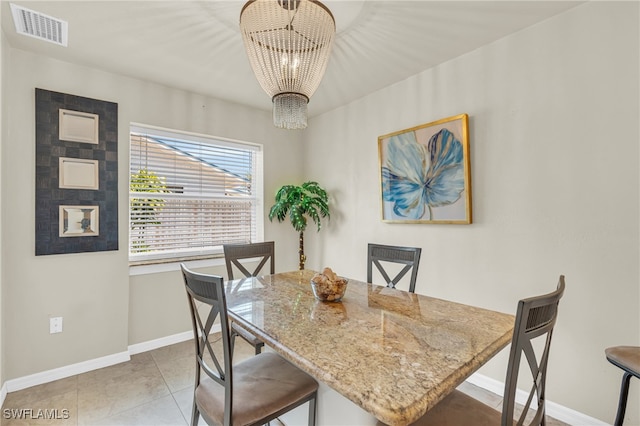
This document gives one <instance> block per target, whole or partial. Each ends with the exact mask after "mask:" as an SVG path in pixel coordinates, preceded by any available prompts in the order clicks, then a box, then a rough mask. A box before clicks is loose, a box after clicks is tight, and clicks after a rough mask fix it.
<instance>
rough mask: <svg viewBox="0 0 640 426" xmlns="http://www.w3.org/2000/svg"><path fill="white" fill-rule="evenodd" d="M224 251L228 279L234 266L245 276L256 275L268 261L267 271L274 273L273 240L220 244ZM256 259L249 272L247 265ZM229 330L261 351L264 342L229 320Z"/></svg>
mask: <svg viewBox="0 0 640 426" xmlns="http://www.w3.org/2000/svg"><path fill="white" fill-rule="evenodd" d="M222 249H223V251H224V261H225V264H226V266H227V276H228V277H229V280H233V279H234V278H233V276H234V274H233V270H234V267H235V268H237V269H238V270H239V271H240V272H241V273H242V274H244V276H245V277H257V276H258V275H259V274H260V273H261V272H262V270H263V269H265V266H266V264H267V262H269V269H268V270H269V273H270V274H272V275H273V274H274V273H275V262H276V261H275V254H276V253H275V243H274V242H273V241H265V242H263V243H251V244H225V245H223V246H222ZM254 259H257V260H258V264H257V266H256V267H255V268H254V269H253V272H250V271H249V270H248V269H247V267H248V264H249V262H250V261H253V260H254ZM231 330H232V331H233V333H234V334H235V335H236V336H240V337H242V338H243V339H244V340H246V341H247V342H249V344H250V345H251V346H253V349H254V351H255V353H256V355H257V354H259V353H260V352H261V351H262V347H263V346H264V342H263V341H262V340H260V339H258V338H257V337H256V336H254V335H253V334H251V333H249V332H248V331H247V330H245V329H244V328H242V327H240V326H239V325H238V324H236V323H235V322H233V321H232V322H231Z"/></svg>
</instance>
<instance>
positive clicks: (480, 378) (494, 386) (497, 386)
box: [467, 373, 609, 426]
mask: <svg viewBox="0 0 640 426" xmlns="http://www.w3.org/2000/svg"><path fill="white" fill-rule="evenodd" d="M467 382H469V383H471V384H473V385H476V386H478V387H481V388H482V389H485V390H488V391H489V392H493V393H495V394H496V395H499V396H500V397H502V396H503V395H504V382H500V381H498V380H495V379H492V378H490V377H487V376H484V375H482V374H478V373H474V374H473V375H471V377H469V378H468V379H467ZM528 396H529V394H528V393H527V392H525V391H523V390H520V389H518V390H517V391H516V402H517V403H518V404H523V405H524V404H526V402H527V398H528ZM534 402H535V401H534ZM546 412H547V415H549V416H550V417H553V418H554V419H557V420H560V421H561V422H564V423H567V424H570V425H580V426H607V425H609V423H605V422H603V421H601V420H598V419H596V418H594V417H590V416H587V415H586V414H582V413H580V412H578V411H575V410H572V409H571V408H567V407H565V406H563V405H560V404H556V403H555V402H552V401H547V404H546Z"/></svg>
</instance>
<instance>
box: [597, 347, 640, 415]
mask: <svg viewBox="0 0 640 426" xmlns="http://www.w3.org/2000/svg"><path fill="white" fill-rule="evenodd" d="M604 353H605V356H606V357H607V360H608V361H609V362H610V363H611V364H613V365H615V366H616V367H618V368H621V369H622V371H623V372H624V373H623V374H622V384H621V385H620V397H619V398H618V410H617V412H616V420H615V422H614V423H613V424H614V426H622V423H623V422H624V413H625V412H626V411H627V397H628V396H629V382H630V381H631V377H634V376H635V377H637V378H639V379H640V346H613V347H611V348H607V349H605V351H604Z"/></svg>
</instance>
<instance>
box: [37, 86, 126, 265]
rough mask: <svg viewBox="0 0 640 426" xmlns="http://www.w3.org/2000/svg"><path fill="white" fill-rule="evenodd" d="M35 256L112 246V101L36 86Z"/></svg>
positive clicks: (115, 144) (114, 238) (114, 110)
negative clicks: (37, 87)
mask: <svg viewBox="0 0 640 426" xmlns="http://www.w3.org/2000/svg"><path fill="white" fill-rule="evenodd" d="M35 95H36V103H35V104H36V111H35V113H36V223H35V225H36V241H35V246H36V247H35V249H36V250H35V251H36V256H40V255H48V254H65V253H81V252H94V251H109V250H117V249H118V104H116V103H113V102H106V101H100V100H97V99H90V98H84V97H81V96H74V95H69V94H65V93H58V92H52V91H49V90H43V89H36V93H35Z"/></svg>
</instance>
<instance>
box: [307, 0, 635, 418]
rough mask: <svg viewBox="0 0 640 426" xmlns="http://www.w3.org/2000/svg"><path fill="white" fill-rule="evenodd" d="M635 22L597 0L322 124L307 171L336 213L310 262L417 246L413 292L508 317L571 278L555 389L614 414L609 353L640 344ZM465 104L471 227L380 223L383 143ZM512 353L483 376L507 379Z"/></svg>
mask: <svg viewBox="0 0 640 426" xmlns="http://www.w3.org/2000/svg"><path fill="white" fill-rule="evenodd" d="M638 17H639V9H638V3H636V2H633V3H628V2H627V3H613V2H590V3H588V4H585V5H581V6H579V7H577V8H575V9H572V10H569V11H568V12H566V13H564V14H562V15H560V16H557V17H555V18H552V19H550V20H548V21H545V22H543V23H541V24H538V25H536V26H534V27H531V28H528V29H526V30H524V31H521V32H519V33H517V34H514V35H511V36H509V37H507V38H504V39H502V40H499V41H497V42H495V43H492V44H491V45H488V46H485V47H483V48H480V49H478V50H476V51H474V52H471V53H469V54H467V55H464V56H462V57H460V58H457V59H455V60H452V61H450V62H448V63H445V64H442V65H441V66H438V67H436V68H433V69H430V70H427V71H424V72H423V73H421V74H419V75H416V76H414V77H411V78H409V79H407V80H405V81H402V82H399V83H397V84H395V85H393V86H391V87H388V88H386V89H383V90H380V91H378V92H376V93H373V94H371V95H369V96H367V97H365V98H363V99H360V100H358V101H356V102H354V103H352V104H350V105H348V106H345V107H343V108H340V109H336V110H334V111H331V112H328V113H326V114H324V115H322V116H319V117H316V118H314V119H312V120H311V121H310V125H309V129H308V130H307V131H306V133H305V148H306V153H305V158H306V166H305V168H306V170H308V173H309V176H308V177H309V178H312V179H316V180H318V181H319V182H320V183H321V184H323V185H324V186H325V187H326V188H327V190H328V191H329V192H330V194H331V198H332V200H331V201H332V203H333V213H332V219H331V222H330V224H329V226H328V227H327V228H326V229H324V230H323V231H322V233H321V234H319V235H316V234H315V233H309V236H308V239H307V241H308V244H309V247H310V251H311V250H316V251H319V252H321V253H322V255H321V256H320V257H318V258H315V259H313V260H312V261H310V262H309V266H311V267H322V266H331V267H333V268H334V270H336V271H337V272H338V273H340V274H344V275H346V276H351V277H357V278H360V279H364V278H366V244H367V242H378V243H388V244H396V245H406V246H419V247H422V249H423V252H422V262H421V265H420V270H419V277H418V285H417V288H416V291H417V292H419V293H423V294H427V295H432V296H436V297H442V298H447V299H452V300H456V301H461V302H464V303H470V304H476V305H479V306H484V307H487V308H492V309H496V310H499V311H504V312H510V313H515V308H516V303H517V300H518V299H520V298H523V297H527V296H532V295H537V294H541V293H545V292H548V291H551V290H553V289H555V285H556V283H557V280H558V276H559V275H560V274H565V275H566V282H567V290H566V293H565V297H564V299H563V300H562V302H561V310H560V317H559V322H558V326H557V329H556V333H555V335H554V343H553V347H552V354H551V360H550V367H549V373H550V377H549V381H548V393H547V396H548V398H549V399H550V400H552V401H554V402H557V403H559V404H562V405H564V406H566V407H569V408H572V409H574V410H577V411H580V412H582V413H585V414H587V415H590V416H592V417H596V418H599V419H602V420H604V421H608V422H613V419H614V416H615V409H616V405H617V396H618V390H619V380H620V377H621V374H620V370H619V369H617V368H615V367H613V366H611V365H610V364H609V363H608V362H607V361H606V359H605V357H604V352H603V351H604V349H605V348H606V347H609V346H613V345H622V344H628V345H640V318H639V315H638V312H640V286H639V282H640V275H639V270H638V260H639V241H640V239H639V226H638V221H639V214H640V212H639V196H638V194H639V190H640V186H639V140H640V139H639V129H638V120H639V118H638V117H639V116H640V110H639V106H638V103H639V72H638V66H639V62H640V61H639V52H640V50H639V42H638V40H639V34H638ZM460 113H468V114H469V116H470V144H471V169H472V190H473V212H474V223H473V224H472V225H424V224H419V225H402V224H385V223H382V222H381V220H380V218H381V213H380V188H379V182H380V178H379V164H378V151H377V137H378V136H380V135H384V134H387V133H391V132H393V131H397V130H401V129H406V128H409V127H413V126H416V125H419V124H423V123H427V122H430V121H434V120H437V119H440V118H444V117H449V116H453V115H456V114H460ZM327 164H331V167H326V165H327ZM507 355H508V354H507V351H503V352H502V353H501V354H500V355H499V356H498V357H496V358H495V359H494V360H493V361H492V362H491V363H490V364H489V365H487V366H486V367H484V368H483V369H482V370H481V373H482V374H485V375H488V376H490V377H493V378H494V379H497V380H500V381H504V377H505V374H506V361H507ZM632 388H633V389H632V392H631V394H630V395H629V401H630V404H629V408H628V410H629V411H628V416H627V424H640V415H639V413H640V404H638V403H637V402H638V401H639V400H640V398H639V395H640V393H639V392H638V386H635V387H634V386H632Z"/></svg>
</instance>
